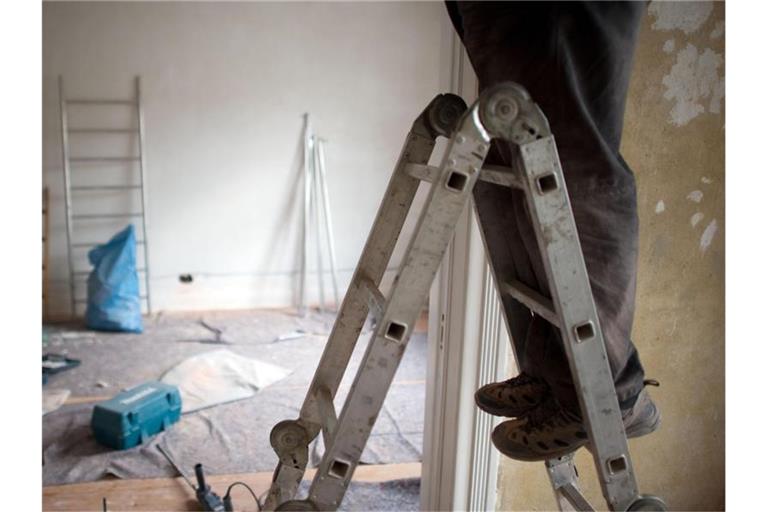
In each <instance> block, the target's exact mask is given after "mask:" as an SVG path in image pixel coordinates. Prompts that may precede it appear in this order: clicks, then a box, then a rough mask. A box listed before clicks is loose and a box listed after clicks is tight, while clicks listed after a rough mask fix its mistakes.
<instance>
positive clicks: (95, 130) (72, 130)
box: [67, 128, 139, 133]
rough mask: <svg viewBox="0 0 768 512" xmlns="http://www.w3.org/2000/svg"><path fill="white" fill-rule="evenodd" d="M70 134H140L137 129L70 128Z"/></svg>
mask: <svg viewBox="0 0 768 512" xmlns="http://www.w3.org/2000/svg"><path fill="white" fill-rule="evenodd" d="M67 131H68V132H69V133H139V130H138V129H136V128H70V129H69V130H67Z"/></svg>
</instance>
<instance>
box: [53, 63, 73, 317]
mask: <svg viewBox="0 0 768 512" xmlns="http://www.w3.org/2000/svg"><path fill="white" fill-rule="evenodd" d="M58 82H59V84H58V85H59V115H60V118H61V160H62V168H63V171H64V210H65V215H64V221H65V225H66V234H67V261H68V269H69V304H70V317H71V318H74V317H75V316H76V315H77V310H76V301H75V262H74V255H73V254H72V239H73V234H72V191H71V187H72V181H71V175H70V168H69V137H68V133H67V130H68V122H67V100H66V97H65V96H64V77H63V76H61V75H59V77H58Z"/></svg>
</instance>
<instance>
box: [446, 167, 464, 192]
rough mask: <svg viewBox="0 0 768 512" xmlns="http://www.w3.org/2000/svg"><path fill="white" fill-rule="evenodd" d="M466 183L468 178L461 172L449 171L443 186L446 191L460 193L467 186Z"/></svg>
mask: <svg viewBox="0 0 768 512" xmlns="http://www.w3.org/2000/svg"><path fill="white" fill-rule="evenodd" d="M468 181H469V176H467V175H466V174H464V173H463V172H458V171H451V174H449V175H448V180H447V181H446V182H445V186H446V187H447V188H448V190H451V191H453V192H459V193H461V192H463V191H464V187H466V186H467V182H468Z"/></svg>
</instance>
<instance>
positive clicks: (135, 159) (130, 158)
mask: <svg viewBox="0 0 768 512" xmlns="http://www.w3.org/2000/svg"><path fill="white" fill-rule="evenodd" d="M139 160H141V157H138V156H75V157H71V158H70V159H69V161H70V162H138V161H139Z"/></svg>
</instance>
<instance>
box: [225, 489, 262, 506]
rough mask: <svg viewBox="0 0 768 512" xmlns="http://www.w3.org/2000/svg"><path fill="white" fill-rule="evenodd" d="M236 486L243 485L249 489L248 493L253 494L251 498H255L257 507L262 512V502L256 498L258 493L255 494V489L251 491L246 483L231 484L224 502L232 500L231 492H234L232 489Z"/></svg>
mask: <svg viewBox="0 0 768 512" xmlns="http://www.w3.org/2000/svg"><path fill="white" fill-rule="evenodd" d="M236 485H242V486H243V487H245V488H246V489H248V492H250V493H251V496H253V499H254V500H255V501H256V506H257V507H258V508H259V512H261V510H262V508H261V502H260V501H259V498H258V497H257V496H256V493H255V492H253V489H251V487H250V486H249V485H248V484H246V483H245V482H235V483H233V484H231V485H230V486H229V487H227V493H226V494H225V495H224V500H229V499H230V498H229V493H230V491H232V488H233V487H234V486H236Z"/></svg>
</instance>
